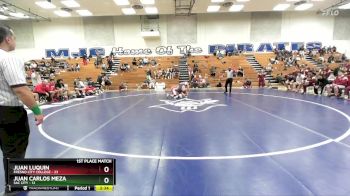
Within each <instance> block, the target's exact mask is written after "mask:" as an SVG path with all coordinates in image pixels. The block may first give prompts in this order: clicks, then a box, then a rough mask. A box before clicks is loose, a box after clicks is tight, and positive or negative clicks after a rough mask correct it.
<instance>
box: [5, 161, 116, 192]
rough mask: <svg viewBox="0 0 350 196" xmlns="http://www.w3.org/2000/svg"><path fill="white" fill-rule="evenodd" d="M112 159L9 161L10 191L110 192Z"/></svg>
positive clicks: (113, 168)
mask: <svg viewBox="0 0 350 196" xmlns="http://www.w3.org/2000/svg"><path fill="white" fill-rule="evenodd" d="M115 172H116V171H115V159H109V158H78V159H8V184H7V186H8V189H9V190H10V191H113V189H114V186H115Z"/></svg>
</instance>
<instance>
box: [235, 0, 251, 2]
mask: <svg viewBox="0 0 350 196" xmlns="http://www.w3.org/2000/svg"><path fill="white" fill-rule="evenodd" d="M236 1H237V2H248V1H250V0H236Z"/></svg>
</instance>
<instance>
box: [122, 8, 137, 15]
mask: <svg viewBox="0 0 350 196" xmlns="http://www.w3.org/2000/svg"><path fill="white" fill-rule="evenodd" d="M122 12H123V13H124V14H125V15H133V14H136V11H135V10H134V9H133V8H122Z"/></svg>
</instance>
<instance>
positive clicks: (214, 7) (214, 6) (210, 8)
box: [207, 5, 220, 12]
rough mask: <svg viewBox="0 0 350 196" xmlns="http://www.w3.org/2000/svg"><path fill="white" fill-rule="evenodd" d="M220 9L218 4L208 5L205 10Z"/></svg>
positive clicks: (215, 10) (213, 10)
mask: <svg viewBox="0 0 350 196" xmlns="http://www.w3.org/2000/svg"><path fill="white" fill-rule="evenodd" d="M219 9H220V5H209V6H208V8H207V12H217V11H219Z"/></svg>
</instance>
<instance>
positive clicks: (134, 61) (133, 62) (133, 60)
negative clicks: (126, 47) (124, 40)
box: [132, 57, 137, 66]
mask: <svg viewBox="0 0 350 196" xmlns="http://www.w3.org/2000/svg"><path fill="white" fill-rule="evenodd" d="M132 65H133V66H137V60H136V58H135V57H134V58H132Z"/></svg>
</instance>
